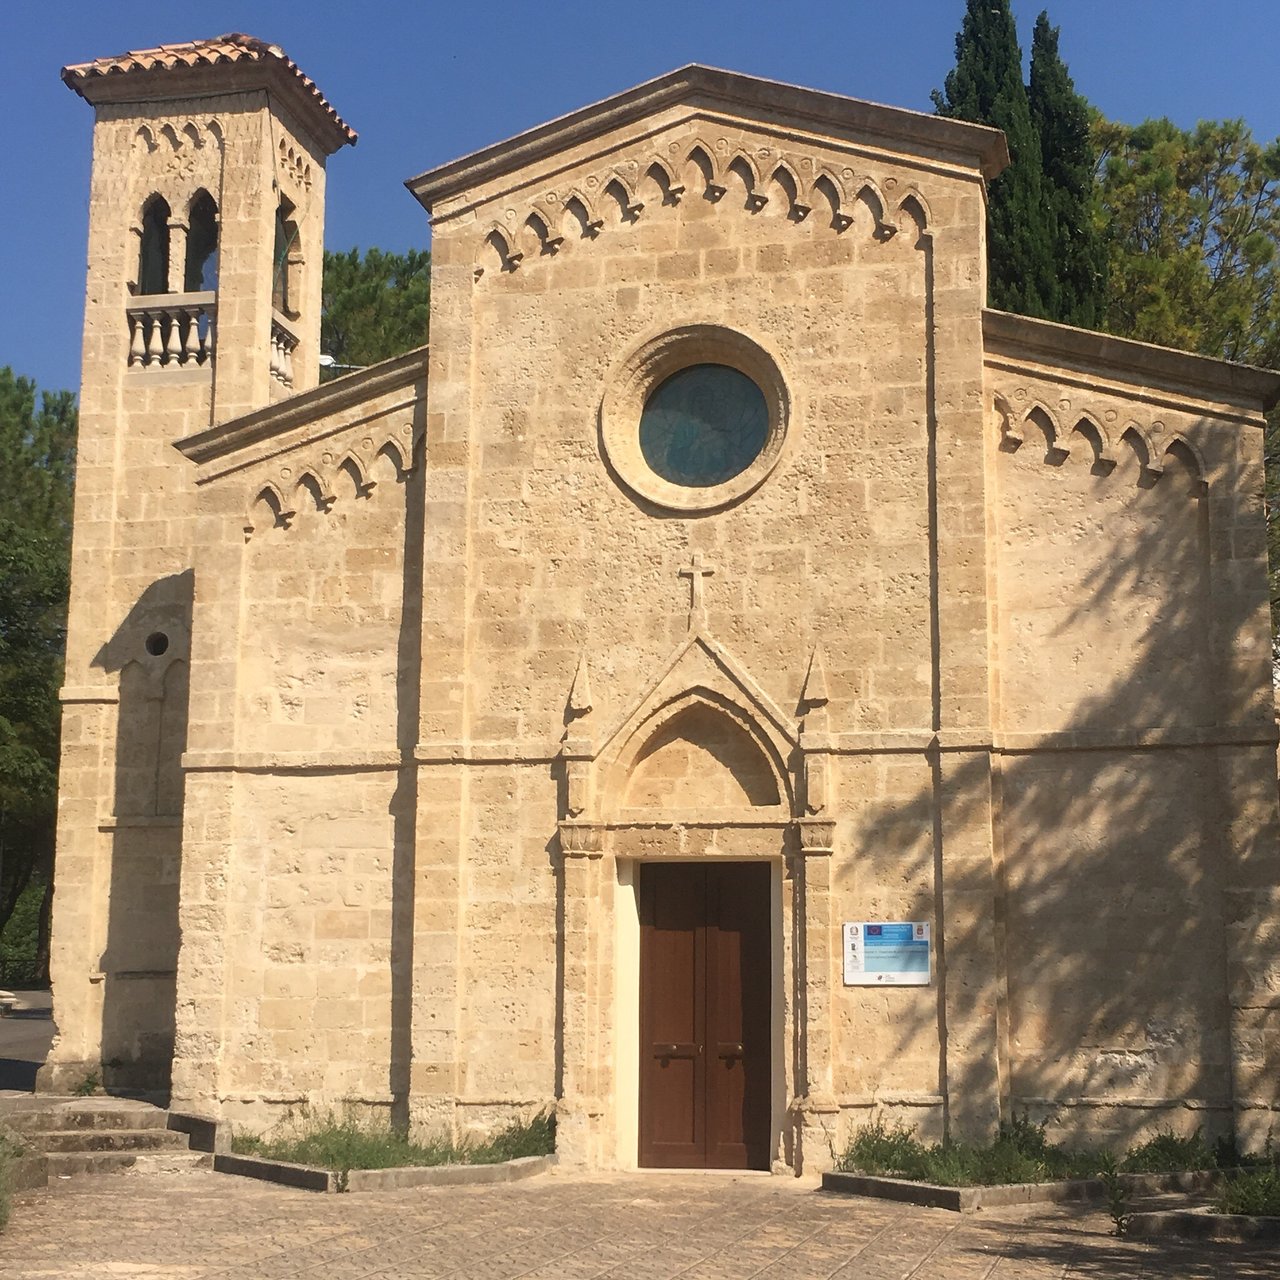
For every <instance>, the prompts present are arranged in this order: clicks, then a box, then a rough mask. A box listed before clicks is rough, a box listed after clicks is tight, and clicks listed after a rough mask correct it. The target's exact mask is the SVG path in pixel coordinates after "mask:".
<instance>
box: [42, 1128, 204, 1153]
mask: <svg viewBox="0 0 1280 1280" xmlns="http://www.w3.org/2000/svg"><path fill="white" fill-rule="evenodd" d="M23 1137H24V1140H25V1141H26V1142H28V1143H29V1144H30V1145H31V1146H32V1147H34V1148H36V1149H37V1150H39V1151H47V1152H49V1153H51V1154H52V1153H53V1152H55V1151H68V1152H71V1151H175V1150H176V1151H186V1150H187V1149H188V1146H187V1135H186V1134H185V1133H174V1132H173V1131H172V1130H170V1129H50V1130H48V1131H41V1130H39V1129H36V1130H30V1131H28V1132H27V1133H25V1134H24V1135H23Z"/></svg>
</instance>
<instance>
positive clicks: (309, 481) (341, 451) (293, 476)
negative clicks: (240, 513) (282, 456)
mask: <svg viewBox="0 0 1280 1280" xmlns="http://www.w3.org/2000/svg"><path fill="white" fill-rule="evenodd" d="M422 449H423V437H422V434H421V432H418V433H417V434H415V432H414V429H413V427H412V425H409V424H406V425H403V426H400V427H398V428H395V429H393V430H391V431H385V430H384V431H383V432H381V433H375V434H370V435H367V436H365V437H364V438H363V439H361V440H360V442H359V443H358V444H355V445H351V446H350V447H341V448H339V447H322V448H319V449H316V450H315V451H314V452H308V453H304V454H302V455H301V456H296V457H295V456H294V455H292V454H291V455H290V456H289V457H288V459H287V460H286V461H284V462H282V463H281V465H280V466H279V467H278V468H277V469H276V471H275V473H274V474H273V475H270V476H267V477H263V476H262V475H261V474H260V473H259V475H258V476H257V478H255V479H254V481H253V482H252V483H251V484H250V485H249V487H248V490H247V494H246V502H245V507H244V510H245V521H244V534H245V541H246V542H248V541H249V540H250V539H251V538H253V537H255V536H257V535H259V534H262V533H264V532H266V531H268V530H271V529H283V530H287V529H292V528H294V527H296V526H297V524H298V523H299V517H300V516H307V515H315V516H327V515H328V514H329V513H330V512H332V511H334V510H335V509H339V510H340V509H341V508H342V507H343V506H344V505H346V504H348V503H351V502H363V501H370V500H376V497H377V493H378V490H379V488H380V487H382V486H384V485H386V484H396V483H400V482H403V481H404V480H406V479H408V477H409V476H410V475H411V474H412V473H413V471H414V470H415V469H416V467H417V464H418V462H419V461H420V460H421V455H422Z"/></svg>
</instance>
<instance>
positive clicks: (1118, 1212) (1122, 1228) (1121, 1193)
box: [1098, 1151, 1133, 1236]
mask: <svg viewBox="0 0 1280 1280" xmlns="http://www.w3.org/2000/svg"><path fill="white" fill-rule="evenodd" d="M1098 1177H1099V1178H1101V1179H1102V1185H1103V1186H1104V1187H1105V1188H1106V1191H1107V1214H1108V1216H1109V1217H1110V1218H1111V1223H1112V1227H1113V1229H1114V1231H1115V1233H1116V1235H1118V1236H1122V1235H1125V1234H1126V1233H1127V1232H1128V1230H1129V1220H1130V1219H1131V1218H1132V1216H1133V1214H1132V1213H1131V1211H1130V1208H1129V1188H1128V1186H1127V1185H1126V1184H1125V1182H1124V1180H1123V1179H1122V1178H1121V1177H1120V1170H1119V1167H1118V1166H1117V1165H1116V1158H1115V1156H1113V1155H1112V1154H1111V1153H1110V1152H1109V1151H1105V1152H1103V1153H1102V1155H1100V1156H1099V1157H1098Z"/></svg>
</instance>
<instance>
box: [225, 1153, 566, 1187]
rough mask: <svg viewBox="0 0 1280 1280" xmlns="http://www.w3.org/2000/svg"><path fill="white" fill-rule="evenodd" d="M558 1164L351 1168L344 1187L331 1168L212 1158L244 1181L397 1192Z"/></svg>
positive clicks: (532, 1160) (499, 1179)
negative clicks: (254, 1179) (247, 1179)
mask: <svg viewBox="0 0 1280 1280" xmlns="http://www.w3.org/2000/svg"><path fill="white" fill-rule="evenodd" d="M555 1164H556V1157H555V1156H554V1155H551V1156H522V1157H520V1158H519V1159H518V1160H507V1161H505V1162H504V1163H502V1164H440V1165H401V1166H399V1167H398V1168H394V1169H352V1170H351V1172H350V1173H349V1174H348V1175H347V1180H346V1186H345V1188H344V1187H340V1186H339V1182H340V1178H339V1175H338V1174H337V1173H335V1172H333V1170H331V1169H321V1168H317V1167H316V1166H315V1165H307V1164H291V1163H289V1162H288V1161H287V1160H266V1159H263V1158H262V1157H260V1156H237V1155H231V1154H230V1153H225V1154H218V1155H215V1156H214V1157H213V1168H214V1171H215V1172H216V1173H233V1174H236V1175H238V1176H239V1177H242V1178H257V1179H259V1180H260V1181H262V1182H278V1183H279V1184H280V1185H281V1186H286V1187H296V1188H297V1189H299V1190H301V1191H329V1192H336V1191H341V1190H346V1191H396V1190H403V1189H405V1188H407V1187H457V1186H479V1185H493V1184H496V1183H504V1182H519V1181H522V1180H523V1179H525V1178H532V1177H535V1176H536V1175H537V1174H540V1173H546V1172H547V1170H549V1169H551V1168H553V1167H554V1166H555Z"/></svg>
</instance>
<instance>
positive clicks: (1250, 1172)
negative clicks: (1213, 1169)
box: [1213, 1164, 1280, 1218]
mask: <svg viewBox="0 0 1280 1280" xmlns="http://www.w3.org/2000/svg"><path fill="white" fill-rule="evenodd" d="M1213 1207H1214V1208H1215V1209H1216V1210H1217V1212H1218V1213H1244V1214H1248V1215H1249V1216H1250V1217H1255V1218H1280V1165H1275V1164H1273V1165H1269V1166H1264V1167H1262V1168H1258V1169H1247V1170H1245V1171H1244V1172H1242V1173H1241V1174H1240V1175H1239V1177H1236V1178H1232V1179H1231V1181H1230V1182H1224V1183H1223V1184H1222V1187H1221V1189H1220V1190H1219V1192H1218V1198H1217V1200H1216V1201H1215V1202H1214V1206H1213Z"/></svg>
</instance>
